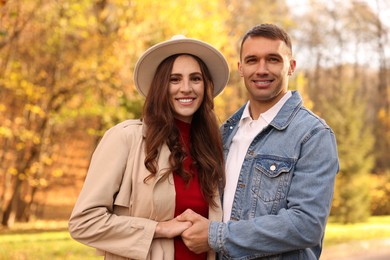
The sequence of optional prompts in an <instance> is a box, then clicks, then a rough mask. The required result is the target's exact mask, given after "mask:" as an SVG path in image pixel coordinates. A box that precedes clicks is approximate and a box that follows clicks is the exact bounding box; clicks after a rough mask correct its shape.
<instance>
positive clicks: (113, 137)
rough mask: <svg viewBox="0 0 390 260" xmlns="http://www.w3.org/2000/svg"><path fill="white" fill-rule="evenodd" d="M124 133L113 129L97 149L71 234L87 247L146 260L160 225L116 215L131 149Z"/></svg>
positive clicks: (70, 226)
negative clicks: (117, 198) (116, 206)
mask: <svg viewBox="0 0 390 260" xmlns="http://www.w3.org/2000/svg"><path fill="white" fill-rule="evenodd" d="M125 131H128V129H127V128H125V127H124V125H123V124H119V125H117V126H115V127H113V128H111V129H110V130H108V131H107V132H106V133H105V135H104V136H103V138H102V140H101V142H100V143H99V145H98V146H97V148H96V150H95V152H94V154H93V156H92V160H91V163H90V166H89V169H88V173H87V177H86V179H85V182H84V185H83V188H82V190H81V193H80V195H79V198H78V199H77V202H76V204H75V207H74V209H73V211H72V214H71V217H70V220H69V232H70V234H71V236H72V238H73V239H75V240H77V241H79V242H81V243H83V244H86V245H88V246H91V247H95V248H97V249H100V250H103V251H107V252H110V253H112V254H115V255H120V256H123V257H128V258H131V259H146V257H147V254H148V252H149V248H150V246H151V243H152V240H153V236H154V232H155V228H156V225H157V222H155V221H153V220H150V219H146V218H137V217H130V216H125V215H123V216H122V215H116V214H114V213H113V211H114V209H113V205H114V200H115V197H116V195H117V193H118V191H119V188H120V186H121V182H122V178H123V174H124V172H125V169H126V163H127V159H128V154H129V149H130V147H131V145H132V144H131V143H129V141H128V139H127V138H126V133H125ZM129 186H130V185H129Z"/></svg>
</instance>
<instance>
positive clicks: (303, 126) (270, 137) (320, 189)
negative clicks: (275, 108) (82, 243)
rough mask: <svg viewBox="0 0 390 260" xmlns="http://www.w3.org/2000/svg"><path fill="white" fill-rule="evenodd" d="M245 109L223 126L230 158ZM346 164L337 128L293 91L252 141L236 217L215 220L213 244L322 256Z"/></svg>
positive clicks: (260, 255)
mask: <svg viewBox="0 0 390 260" xmlns="http://www.w3.org/2000/svg"><path fill="white" fill-rule="evenodd" d="M244 107H245V106H243V107H242V108H240V109H239V110H238V112H236V113H235V114H234V115H233V116H232V117H231V118H229V119H228V120H227V121H226V122H225V123H224V124H223V125H222V126H221V131H222V139H223V143H224V153H225V158H226V156H227V154H228V152H229V147H230V144H231V141H232V138H233V136H234V135H235V133H236V132H237V129H238V123H239V121H240V118H241V115H242V112H243V110H244ZM338 170H339V162H338V156H337V146H336V139H335V135H334V133H333V131H332V130H331V129H330V127H329V126H328V125H327V124H326V123H325V122H324V121H323V120H322V119H320V118H319V117H318V116H316V115H314V114H313V113H312V112H311V111H309V110H308V109H307V108H305V107H304V106H303V105H302V98H301V96H300V95H299V93H298V92H296V91H293V92H292V96H291V97H290V98H289V99H288V100H287V102H286V103H285V104H284V105H283V107H282V108H281V110H280V111H279V113H278V114H277V116H276V117H275V118H274V120H273V121H272V122H271V123H270V125H268V127H266V128H264V129H263V130H262V131H261V132H260V133H259V134H258V135H257V136H256V137H255V138H254V140H253V141H252V143H251V144H250V146H249V149H248V151H247V154H246V156H245V159H244V162H243V164H242V168H241V172H240V176H239V179H238V183H237V188H236V193H235V197H234V201H233V207H232V214H231V221H229V222H228V223H222V222H216V221H213V222H211V223H210V225H209V238H208V240H209V245H210V246H211V247H212V248H213V249H214V250H215V251H217V252H219V258H220V259H319V256H320V254H321V250H322V241H323V237H324V231H325V225H326V222H327V218H328V216H329V212H330V208H331V201H332V198H333V191H334V181H335V177H336V174H337V172H338Z"/></svg>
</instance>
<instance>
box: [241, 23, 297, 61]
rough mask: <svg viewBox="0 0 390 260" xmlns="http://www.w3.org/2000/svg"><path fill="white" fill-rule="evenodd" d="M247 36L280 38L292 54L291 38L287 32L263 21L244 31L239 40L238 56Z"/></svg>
mask: <svg viewBox="0 0 390 260" xmlns="http://www.w3.org/2000/svg"><path fill="white" fill-rule="evenodd" d="M249 37H264V38H268V39H273V40H277V39H279V40H282V41H283V42H284V43H285V44H286V46H287V47H288V49H289V50H290V52H291V54H292V44H291V38H290V36H289V35H288V34H287V32H286V31H285V30H283V29H282V28H280V27H279V26H277V25H275V24H266V23H264V24H259V25H255V26H254V27H253V28H251V29H250V30H249V31H247V32H246V34H245V35H244V37H243V38H242V41H241V47H240V58H241V54H242V46H243V45H244V42H245V41H246V40H247V39H248V38H249Z"/></svg>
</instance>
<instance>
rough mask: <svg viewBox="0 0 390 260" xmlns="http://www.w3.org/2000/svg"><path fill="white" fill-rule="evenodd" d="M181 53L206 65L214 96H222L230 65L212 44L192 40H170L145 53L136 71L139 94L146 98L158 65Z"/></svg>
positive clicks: (136, 84)
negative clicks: (192, 56) (197, 58)
mask: <svg viewBox="0 0 390 260" xmlns="http://www.w3.org/2000/svg"><path fill="white" fill-rule="evenodd" d="M181 53H183V54H192V55H194V56H197V57H199V58H200V59H201V60H202V61H203V62H204V63H205V64H206V66H207V68H208V70H209V72H210V74H211V77H212V80H213V83H214V93H213V95H214V97H216V96H217V95H218V94H220V93H221V92H222V90H223V89H224V88H225V86H226V85H227V83H228V80H229V65H228V63H227V61H226V59H225V57H224V56H223V55H222V53H220V52H219V51H218V50H217V49H216V48H214V47H213V46H211V45H210V44H208V43H206V42H203V41H200V40H196V39H191V38H181V39H174V40H168V41H165V42H162V43H159V44H156V45H154V46H152V47H150V48H149V49H148V50H146V51H145V52H144V54H143V55H142V56H141V57H140V58H139V60H138V62H137V64H136V66H135V70H134V83H135V86H136V88H137V90H138V92H139V93H140V94H141V95H143V96H145V97H146V96H147V94H148V92H149V89H150V86H151V83H152V80H153V77H154V74H155V72H156V69H157V67H158V65H160V63H161V62H162V61H163V60H165V59H166V58H168V57H169V56H172V55H175V54H181Z"/></svg>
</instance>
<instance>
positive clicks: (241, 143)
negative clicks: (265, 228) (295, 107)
mask: <svg viewBox="0 0 390 260" xmlns="http://www.w3.org/2000/svg"><path fill="white" fill-rule="evenodd" d="M291 95H292V94H291V91H287V93H286V94H285V95H284V96H283V97H282V98H281V99H280V100H279V101H278V103H276V104H275V105H274V106H273V107H271V108H270V109H268V110H267V111H266V112H264V113H262V114H260V116H259V118H258V119H257V120H253V119H252V117H251V116H250V113H249V104H250V102H249V101H248V102H247V104H246V106H245V109H244V111H243V113H242V116H241V119H240V122H239V124H238V130H237V133H236V134H235V136H234V137H233V140H232V143H231V145H230V148H229V153H228V156H227V158H226V186H225V192H224V195H223V221H224V222H225V223H226V222H228V221H229V220H230V215H231V212H232V205H233V199H234V195H235V193H236V187H237V182H238V177H239V175H240V171H241V166H242V163H243V162H244V158H245V155H246V153H247V151H248V148H249V145H250V144H251V142H252V141H253V139H254V138H255V137H256V136H257V135H258V134H259V133H260V132H261V131H262V130H263V128H265V127H266V126H268V125H269V123H271V121H272V120H273V119H274V118H275V116H276V115H277V114H278V113H279V110H280V109H281V108H282V106H283V105H284V103H285V102H286V101H287V99H289V98H290V97H291Z"/></svg>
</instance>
